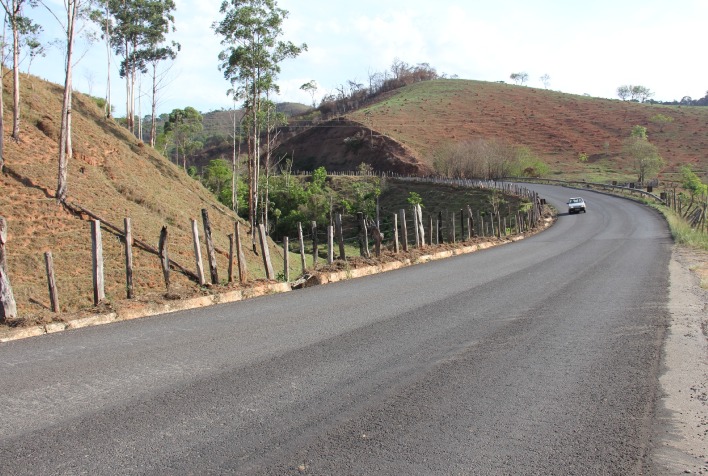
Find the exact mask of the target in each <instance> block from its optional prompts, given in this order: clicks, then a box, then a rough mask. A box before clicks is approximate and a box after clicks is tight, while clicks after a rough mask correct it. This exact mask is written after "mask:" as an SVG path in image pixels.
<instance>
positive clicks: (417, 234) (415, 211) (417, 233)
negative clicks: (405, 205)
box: [413, 205, 420, 248]
mask: <svg viewBox="0 0 708 476" xmlns="http://www.w3.org/2000/svg"><path fill="white" fill-rule="evenodd" d="M413 231H414V232H415V233H414V234H415V247H416V248H420V229H419V228H418V209H417V208H416V206H415V205H413Z"/></svg>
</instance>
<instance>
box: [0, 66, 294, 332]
mask: <svg viewBox="0 0 708 476" xmlns="http://www.w3.org/2000/svg"><path fill="white" fill-rule="evenodd" d="M3 94H4V101H5V115H4V122H5V124H4V125H5V154H4V158H5V165H6V167H5V171H4V173H2V174H0V215H2V216H4V217H5V218H6V219H7V222H8V230H9V231H8V235H9V236H8V243H7V258H8V268H9V274H10V279H11V283H12V286H13V291H14V294H15V298H16V300H17V305H18V311H19V314H20V315H21V316H25V317H27V316H30V317H31V319H34V320H38V321H41V320H43V319H44V320H49V319H51V316H50V312H49V310H48V307H49V298H48V293H47V292H46V289H47V287H46V275H45V270H44V252H45V251H51V252H52V254H53V257H54V265H55V268H56V275H57V286H58V289H59V301H60V306H61V309H62V311H63V312H75V311H78V310H81V309H86V308H90V307H91V306H92V296H93V294H92V284H91V283H92V279H91V240H90V224H89V221H90V217H89V216H87V215H86V214H75V213H72V212H71V211H70V210H68V209H67V208H65V207H63V206H61V205H57V203H56V201H55V200H54V198H53V196H54V190H55V188H56V181H57V167H58V166H57V162H58V147H57V142H58V137H59V126H60V110H61V97H62V90H61V88H60V87H59V86H58V85H55V84H51V83H47V82H45V81H42V80H40V79H38V78H36V77H32V76H29V77H27V76H23V77H22V104H21V113H22V118H21V136H20V140H19V142H15V141H13V140H11V138H10V131H11V130H12V101H11V98H12V84H11V75H6V78H5V84H4V88H3ZM72 117H73V131H74V133H73V148H74V157H73V159H72V160H71V161H70V162H69V179H68V200H67V201H68V202H69V203H71V204H76V205H79V206H80V207H83V208H84V209H86V210H89V211H91V212H92V213H94V214H96V215H98V216H99V217H101V218H102V220H103V221H106V222H110V223H112V224H114V225H116V226H118V227H120V228H122V227H123V220H124V218H125V217H130V218H131V220H132V226H133V233H134V236H135V238H136V239H139V240H141V241H143V242H146V243H148V244H150V245H151V246H153V247H157V244H158V239H159V235H160V229H161V228H162V226H163V225H164V226H167V229H168V233H169V239H168V252H169V256H170V258H172V259H173V260H175V261H176V262H178V263H179V264H180V265H182V266H184V267H185V268H187V269H190V270H194V269H195V265H194V251H193V245H192V238H191V221H190V219H196V220H197V221H198V223H199V229H200V234H201V235H202V237H203V231H201V230H202V225H201V223H202V221H201V209H203V208H205V209H207V210H208V211H209V217H210V219H211V222H212V230H213V235H214V240H215V244H216V247H217V251H218V252H217V269H218V270H219V277H220V281H222V282H223V281H225V280H226V273H227V263H228V254H227V253H228V250H229V241H228V237H227V235H228V234H230V233H233V223H234V220H235V215H234V214H233V213H231V211H230V210H228V209H226V208H225V207H223V206H222V205H221V204H219V203H218V202H217V201H216V200H215V199H214V197H213V195H212V194H211V193H210V192H209V191H208V190H206V189H205V188H204V187H202V185H201V184H200V183H199V182H197V181H195V180H193V179H191V178H189V177H188V176H187V175H186V174H185V173H184V172H183V171H182V170H181V169H180V168H178V167H176V166H175V165H173V164H172V163H170V162H169V161H168V160H166V159H165V158H164V157H162V156H160V155H159V154H158V153H156V152H155V151H154V150H152V149H151V148H150V147H148V146H145V145H143V144H142V143H141V142H139V141H138V140H137V139H135V137H133V136H132V135H131V134H130V133H128V131H126V130H125V129H124V128H122V127H120V126H119V125H117V124H116V123H115V122H114V121H112V120H106V119H104V118H103V116H102V112H101V110H99V108H98V107H97V106H96V105H95V104H94V102H93V100H92V99H91V98H89V97H87V96H84V95H82V94H75V95H74V104H73V113H72ZM246 228H247V226H244V227H243V228H242V230H244V231H246ZM248 241H249V240H247V239H244V240H243V243H244V245H245V247H246V248H249V246H247V245H248V244H249V243H248ZM103 249H104V254H105V266H104V268H105V276H106V278H105V279H106V294H107V298H108V300H109V301H110V302H113V303H115V302H117V301H119V300H121V299H123V298H125V294H126V293H125V270H124V264H123V263H124V258H123V244H122V243H121V240H120V238H119V237H118V236H117V235H115V234H111V233H110V231H109V230H107V229H105V228H104V231H103ZM134 253H135V257H134V260H135V288H136V289H135V290H136V296H137V298H138V300H141V299H154V298H156V297H157V298H158V299H159V298H160V296H161V295H163V294H164V292H165V285H164V281H163V278H162V273H161V269H160V267H159V260H158V258H157V257H156V256H155V255H153V254H150V253H148V252H145V251H141V250H139V249H134ZM202 254H203V256H204V257H205V267H206V270H205V271H206V274H207V275H208V274H209V270H208V264H207V262H206V256H207V255H206V249H205V247H204V246H203V249H202ZM279 254H280V256H282V252H279V251H278V250H277V249H275V248H274V249H273V250H271V255H272V256H273V259H274V260H277V259H278V255H279ZM247 258H248V259H249V261H250V266H249V270H250V271H251V273H252V274H251V277H252V278H254V277H256V278H257V277H260V276H262V275H263V272H262V271H261V270H262V264H261V262H260V258H259V257H257V256H255V255H254V254H253V253H251V252H250V251H249V252H248V256H247ZM293 261H294V260H293ZM172 281H173V283H174V285H173V290H172V291H173V292H174V293H176V294H183V293H193V292H194V291H195V289H196V288H195V286H194V284H193V283H192V282H191V281H189V279H188V278H187V277H185V276H183V275H181V274H180V273H178V272H174V271H173V272H172Z"/></svg>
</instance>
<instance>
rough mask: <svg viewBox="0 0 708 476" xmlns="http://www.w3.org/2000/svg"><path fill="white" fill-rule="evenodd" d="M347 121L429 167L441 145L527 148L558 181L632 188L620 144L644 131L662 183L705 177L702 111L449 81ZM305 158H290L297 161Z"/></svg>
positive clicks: (412, 89)
mask: <svg viewBox="0 0 708 476" xmlns="http://www.w3.org/2000/svg"><path fill="white" fill-rule="evenodd" d="M657 114H663V115H665V116H669V117H671V118H673V119H674V122H672V123H671V124H667V125H665V126H663V127H661V126H660V125H658V124H655V123H654V122H652V120H651V119H652V117H654V116H655V115H657ZM347 117H348V118H349V119H352V120H355V121H358V122H360V123H361V124H366V125H369V126H371V127H372V128H373V129H374V131H376V132H379V133H381V134H384V135H388V136H390V137H392V138H393V139H396V140H397V141H399V142H400V143H402V144H403V145H404V146H405V147H407V148H408V149H410V150H412V151H414V153H415V156H416V157H417V158H419V160H420V161H421V162H422V163H423V164H425V165H427V166H430V167H432V158H431V153H432V152H433V151H434V150H435V148H436V147H437V146H439V145H440V144H441V143H443V142H446V141H462V140H470V139H476V138H487V139H489V138H496V139H501V140H506V141H508V142H510V143H512V144H517V145H524V146H527V147H529V148H531V149H532V150H533V151H534V152H535V153H536V154H538V155H539V156H541V157H542V158H543V159H544V160H545V161H546V163H547V164H548V165H549V166H550V167H551V170H552V171H553V172H554V173H556V174H558V175H563V176H565V177H568V178H576V179H583V178H585V179H588V180H589V179H590V178H591V177H593V176H601V177H603V178H604V179H616V180H631V181H633V180H634V179H635V174H634V171H633V166H632V164H631V163H630V162H629V161H627V160H626V159H624V158H622V157H621V150H622V141H623V140H624V139H625V138H626V137H627V136H628V135H629V133H630V131H631V129H632V127H633V126H634V125H642V126H645V127H647V129H648V134H649V139H650V140H651V141H652V142H653V143H654V144H655V145H656V146H657V147H658V148H659V152H660V153H661V155H662V156H663V157H664V159H665V160H666V161H667V163H668V167H667V168H666V170H665V171H664V174H663V176H664V177H665V178H667V177H668V178H671V177H673V174H674V173H675V172H676V171H677V170H678V167H679V166H681V165H691V166H692V167H693V168H694V170H697V171H700V172H703V173H706V172H708V134H706V129H705V128H706V124H708V108H706V107H679V106H660V105H651V104H638V103H631V102H622V101H619V100H610V99H599V98H591V97H586V96H578V95H571V94H564V93H558V92H554V91H547V90H543V89H536V88H530V87H523V86H512V85H507V84H497V83H489V82H482V81H469V80H449V79H447V80H437V81H428V82H423V83H417V84H414V85H412V86H409V87H406V88H403V89H401V90H399V91H397V92H396V93H395V94H393V95H391V96H390V97H389V98H387V99H386V100H383V101H381V102H378V103H376V104H374V105H371V106H369V107H367V108H364V109H361V110H358V111H356V112H354V113H352V114H349V115H348V116H347ZM580 153H585V154H587V155H588V156H589V160H588V161H587V162H586V163H582V162H580V161H579V160H578V156H579V154H580ZM304 155H305V154H304V153H300V152H298V151H296V152H295V157H296V158H297V157H300V158H302V157H303V156H304Z"/></svg>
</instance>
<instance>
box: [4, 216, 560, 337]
mask: <svg viewBox="0 0 708 476" xmlns="http://www.w3.org/2000/svg"><path fill="white" fill-rule="evenodd" d="M552 222H553V220H552V219H551V220H549V219H546V220H544V223H543V225H542V226H541V230H543V229H545V228H547V227H549V226H550V225H551V223H552ZM535 233H536V232H534V234H535ZM524 237H525V235H518V236H514V237H512V238H509V240H508V241H505V242H491V241H487V242H483V243H477V244H474V245H471V246H463V247H461V248H457V249H454V250H446V251H440V252H438V253H432V254H428V255H422V256H418V257H417V258H415V259H410V258H406V259H404V260H401V261H391V262H388V263H382V264H380V265H373V266H365V267H362V268H355V269H351V270H345V271H336V272H332V273H317V274H316V275H314V276H312V277H311V278H310V279H308V281H307V283H306V284H305V287H310V286H317V285H321V284H327V283H336V282H337V281H344V280H346V279H352V278H360V277H363V276H369V275H372V274H378V273H384V272H386V271H392V270H394V269H400V268H404V267H407V266H412V265H415V264H420V263H427V262H428V261H435V260H439V259H444V258H450V257H452V256H457V255H462V254H467V253H473V252H475V251H479V250H483V249H487V248H491V247H493V246H498V245H502V244H505V243H511V242H515V241H519V240H523V239H524ZM292 290H293V289H292V288H291V285H290V283H269V284H265V285H261V286H256V287H253V288H247V289H239V290H234V291H227V292H225V293H219V294H213V295H209V296H199V297H195V298H190V299H185V300H183V301H169V302H164V303H152V304H148V305H145V306H143V307H141V308H139V309H123V310H120V309H119V310H117V311H114V312H109V313H105V314H95V315H92V316H88V317H81V318H77V319H72V320H69V321H66V322H52V323H49V324H43V325H38V326H32V327H23V328H16V329H10V330H9V331H7V332H3V333H0V343H2V342H8V341H13V340H18V339H25V338H28V337H36V336H41V335H44V334H54V333H55V332H61V331H65V330H70V329H80V328H82V327H89V326H97V325H101V324H108V323H111V322H118V321H128V320H131V319H139V318H143V317H150V316H156V315H160V314H168V313H171V312H176V311H184V310H188V309H197V308H200V307H206V306H211V305H214V304H224V303H229V302H236V301H242V300H244V299H249V298H254V297H258V296H264V295H266V294H278V293H284V292H288V291H292Z"/></svg>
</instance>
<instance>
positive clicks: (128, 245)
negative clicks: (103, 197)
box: [123, 218, 135, 299]
mask: <svg viewBox="0 0 708 476" xmlns="http://www.w3.org/2000/svg"><path fill="white" fill-rule="evenodd" d="M123 225H124V226H125V291H126V295H127V297H128V299H133V298H134V297H135V292H134V290H133V227H132V225H131V224H130V218H125V219H123Z"/></svg>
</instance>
